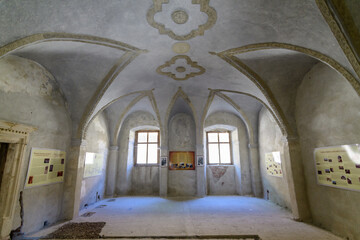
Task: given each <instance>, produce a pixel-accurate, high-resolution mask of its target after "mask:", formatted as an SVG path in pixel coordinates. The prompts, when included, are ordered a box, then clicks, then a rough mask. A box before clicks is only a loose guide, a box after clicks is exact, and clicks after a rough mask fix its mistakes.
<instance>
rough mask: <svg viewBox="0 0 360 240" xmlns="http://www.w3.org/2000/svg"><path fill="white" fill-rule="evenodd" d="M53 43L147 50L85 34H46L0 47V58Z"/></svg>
mask: <svg viewBox="0 0 360 240" xmlns="http://www.w3.org/2000/svg"><path fill="white" fill-rule="evenodd" d="M55 41H70V42H81V43H88V44H95V45H101V46H105V47H110V48H114V49H117V50H121V51H134V52H139V51H140V52H147V50H141V49H139V48H136V47H133V46H131V45H129V44H126V43H123V42H120V41H115V40H112V39H109V38H103V37H97V36H92V35H85V34H74V33H57V32H47V33H37V34H33V35H30V36H26V37H24V38H21V39H18V40H16V41H14V42H11V43H8V44H6V45H4V46H2V47H0V57H2V56H4V55H6V54H8V53H9V52H12V51H14V50H17V49H21V48H23V47H25V46H27V45H32V44H37V43H42V42H55Z"/></svg>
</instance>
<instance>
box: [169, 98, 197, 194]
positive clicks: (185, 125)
mask: <svg viewBox="0 0 360 240" xmlns="http://www.w3.org/2000/svg"><path fill="white" fill-rule="evenodd" d="M168 129H169V131H168V133H169V136H168V141H169V142H168V143H169V145H168V146H169V157H171V158H172V159H170V160H173V161H169V171H168V194H169V195H170V196H195V195H196V189H197V188H196V171H195V163H194V162H190V161H188V160H189V159H188V158H191V156H193V157H195V149H196V126H195V121H194V117H193V114H192V110H191V108H190V107H189V105H188V104H187V103H186V102H185V101H184V100H183V98H181V97H179V98H177V100H176V101H175V103H174V105H173V107H172V110H171V112H170V115H169V122H168Z"/></svg>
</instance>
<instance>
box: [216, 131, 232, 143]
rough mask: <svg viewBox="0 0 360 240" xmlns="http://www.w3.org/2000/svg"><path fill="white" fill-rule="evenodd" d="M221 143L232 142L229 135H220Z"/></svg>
mask: <svg viewBox="0 0 360 240" xmlns="http://www.w3.org/2000/svg"><path fill="white" fill-rule="evenodd" d="M219 139H220V142H230V139H229V133H227V132H226V133H219Z"/></svg>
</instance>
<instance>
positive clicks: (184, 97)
mask: <svg viewBox="0 0 360 240" xmlns="http://www.w3.org/2000/svg"><path fill="white" fill-rule="evenodd" d="M179 97H181V98H182V99H183V100H184V101H185V102H186V103H187V104H188V106H189V107H190V109H191V111H192V115H193V117H194V121H195V128H196V129H198V119H197V115H196V111H195V107H194V105H193V104H192V102H191V101H190V99H189V97H188V95H186V93H184V91H183V90H182V88H181V87H179V89H178V90H177V92H176V93H175V94H174V96H173V97H172V99H171V102H170V104H169V106H168V108H167V110H166V116H165V124H166V125H167V124H168V122H169V117H170V113H171V110H172V108H173V107H174V104H175V102H176V100H177V99H178V98H179Z"/></svg>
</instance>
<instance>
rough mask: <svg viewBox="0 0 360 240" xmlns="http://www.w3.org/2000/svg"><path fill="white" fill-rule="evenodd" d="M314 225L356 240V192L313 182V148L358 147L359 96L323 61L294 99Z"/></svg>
mask: <svg viewBox="0 0 360 240" xmlns="http://www.w3.org/2000/svg"><path fill="white" fill-rule="evenodd" d="M296 122H297V127H298V132H299V135H300V142H301V147H302V159H303V163H304V170H305V176H306V183H307V190H308V197H309V203H310V208H311V213H312V217H313V221H314V223H315V224H316V225H318V226H320V227H323V228H325V229H328V230H330V231H332V232H334V233H335V234H339V235H341V236H344V237H349V239H357V240H358V239H360V228H359V223H360V205H359V203H360V192H354V191H349V190H343V189H337V188H333V187H327V186H320V185H318V184H317V183H316V174H315V163H314V157H313V152H314V148H318V147H326V146H337V145H342V144H354V143H360V98H359V96H358V95H357V93H356V92H355V90H354V89H353V88H352V87H351V85H350V84H349V83H348V82H347V81H346V80H345V79H344V78H343V77H342V76H341V75H339V74H338V73H337V72H335V71H334V70H333V69H331V68H329V67H328V66H326V65H325V64H323V63H318V64H317V65H315V66H314V67H313V68H312V69H311V70H310V72H309V73H308V74H307V75H306V76H305V77H304V79H303V82H302V83H301V85H300V87H299V89H298V92H297V99H296Z"/></svg>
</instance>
